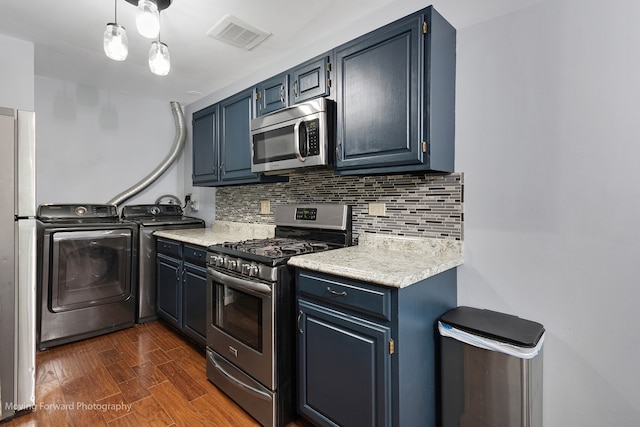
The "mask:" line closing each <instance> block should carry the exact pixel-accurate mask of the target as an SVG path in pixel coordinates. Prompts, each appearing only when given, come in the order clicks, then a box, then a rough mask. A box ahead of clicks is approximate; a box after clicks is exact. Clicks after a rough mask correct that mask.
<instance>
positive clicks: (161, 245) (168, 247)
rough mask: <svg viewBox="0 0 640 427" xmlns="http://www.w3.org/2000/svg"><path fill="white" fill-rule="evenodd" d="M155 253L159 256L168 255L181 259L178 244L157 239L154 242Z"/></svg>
mask: <svg viewBox="0 0 640 427" xmlns="http://www.w3.org/2000/svg"><path fill="white" fill-rule="evenodd" d="M156 251H158V253H159V254H165V255H169V256H171V257H173V258H182V251H181V250H180V242H174V241H172V240H164V239H158V241H157V242H156Z"/></svg>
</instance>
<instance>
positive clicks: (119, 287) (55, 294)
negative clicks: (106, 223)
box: [48, 229, 133, 313]
mask: <svg viewBox="0 0 640 427" xmlns="http://www.w3.org/2000/svg"><path fill="white" fill-rule="evenodd" d="M132 234H133V232H132V230H130V229H121V230H91V231H60V232H55V233H53V234H52V236H51V270H50V271H51V275H50V281H49V287H50V288H49V289H50V292H49V301H48V304H49V309H50V311H51V312H54V313H58V312H65V311H71V310H78V309H81V308H85V307H91V306H97V305H103V304H109V303H114V302H119V301H125V300H127V299H129V298H131V297H132V284H131V274H130V271H131V245H132V239H133V235H132Z"/></svg>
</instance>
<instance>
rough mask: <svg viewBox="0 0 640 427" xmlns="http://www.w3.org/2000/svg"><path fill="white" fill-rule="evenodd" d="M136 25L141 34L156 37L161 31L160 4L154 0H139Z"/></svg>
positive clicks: (150, 37) (149, 37) (151, 37)
mask: <svg viewBox="0 0 640 427" xmlns="http://www.w3.org/2000/svg"><path fill="white" fill-rule="evenodd" d="M136 27H137V28H138V32H139V33H140V35H141V36H143V37H146V38H148V39H155V38H156V37H158V33H159V32H160V13H159V12H158V4H157V3H156V2H155V1H153V0H138V14H137V15H136Z"/></svg>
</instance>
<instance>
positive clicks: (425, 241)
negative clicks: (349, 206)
mask: <svg viewBox="0 0 640 427" xmlns="http://www.w3.org/2000/svg"><path fill="white" fill-rule="evenodd" d="M358 240H359V242H358V245H357V246H350V247H347V248H343V249H334V250H331V251H326V252H317V253H314V254H307V255H298V256H294V257H292V258H291V259H289V262H288V264H289V265H292V266H295V267H300V268H306V269H308V270H313V271H317V272H320V273H327V274H333V275H336V276H341V277H345V278H349V279H356V280H362V281H365V282H369V283H375V284H379V285H384V286H390V287H396V288H404V287H407V286H410V285H412V284H414V283H417V282H419V281H421V280H424V279H427V278H429V277H431V276H435V275H436V274H438V273H441V272H443V271H446V270H449V269H451V268H455V267H457V266H459V265H462V263H463V261H464V258H463V254H462V242H461V241H459V240H446V239H433V238H418V237H402V236H390V235H383V234H374V233H362V234H360V236H359V239H358Z"/></svg>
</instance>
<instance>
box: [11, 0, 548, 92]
mask: <svg viewBox="0 0 640 427" xmlns="http://www.w3.org/2000/svg"><path fill="white" fill-rule="evenodd" d="M116 1H117V9H118V19H117V22H118V23H119V24H121V25H124V26H125V27H126V28H127V34H128V38H129V56H128V58H127V60H126V61H124V62H116V61H113V60H110V59H108V58H107V57H106V56H105V54H104V51H103V48H102V37H103V33H104V30H105V27H106V24H107V23H109V22H113V21H114V6H115V3H114V0H64V1H55V2H54V1H51V0H28V1H25V0H0V10H2V13H1V14H0V34H3V35H5V36H10V37H14V38H17V39H21V40H26V41H30V42H32V43H33V44H34V51H35V75H36V76H43V77H50V78H55V79H60V80H65V81H71V82H76V83H79V84H84V85H88V86H92V87H96V88H100V89H105V90H109V91H115V92H119V93H126V94H131V95H135V96H142V97H148V98H153V99H158V100H162V101H180V102H182V103H184V104H189V103H191V102H194V101H196V100H198V99H200V98H202V97H203V96H205V95H208V94H212V93H215V92H217V91H219V90H222V89H224V88H225V87H228V86H230V85H232V84H233V83H234V82H238V81H240V80H243V79H247V78H251V76H259V75H261V74H264V78H266V77H269V76H270V75H273V74H275V73H277V72H279V71H283V70H285V69H287V68H288V67H290V66H293V65H296V64H298V63H300V62H303V61H304V60H306V59H310V58H311V57H313V56H315V55H318V54H321V53H322V52H324V51H326V50H329V49H331V48H332V47H335V46H337V45H339V44H341V43H343V42H345V41H348V40H350V39H352V38H354V37H357V36H358V35H360V34H363V33H365V32H366V31H369V30H372V29H375V28H377V27H380V26H381V25H384V24H386V23H388V22H391V21H392V20H395V19H397V18H400V17H403V16H405V15H408V14H410V13H412V12H414V11H416V10H419V9H421V8H423V7H425V6H428V5H429V4H433V5H434V7H435V8H436V9H437V10H438V11H439V12H440V13H441V14H442V15H443V16H444V17H445V18H446V19H447V20H449V22H451V24H453V25H454V26H455V27H456V28H458V29H461V28H464V27H467V26H470V25H473V24H475V23H478V22H481V21H484V20H487V19H490V18H492V17H495V16H499V15H503V14H506V13H509V12H512V11H514V10H517V9H520V8H523V7H526V6H528V5H530V4H533V3H537V2H540V1H541V0H482V1H478V0H433V1H432V2H429V1H428V0H423V1H418V0H320V1H317V2H311V1H304V2H303V1H300V0H173V3H172V4H171V6H170V7H169V8H167V9H166V10H165V11H163V12H162V13H161V39H162V41H163V42H165V43H166V44H167V45H168V46H169V50H170V54H171V72H170V73H169V75H168V76H164V77H161V76H156V75H154V74H152V73H151V72H150V71H149V67H148V64H147V58H148V51H149V46H150V43H151V40H149V39H145V38H143V37H142V36H140V35H139V34H138V33H137V31H136V29H135V11H136V9H135V7H134V6H133V5H131V4H129V3H127V2H125V1H124V0H116ZM226 14H231V15H234V16H235V17H237V18H239V19H241V20H242V21H244V22H246V23H247V24H250V25H252V26H254V27H256V28H258V29H260V30H264V31H266V32H268V33H271V36H270V37H269V38H267V40H266V41H264V42H263V43H262V44H260V45H258V46H257V47H255V48H254V49H252V50H246V49H242V48H237V47H234V46H231V45H228V44H225V43H222V42H220V41H218V40H216V39H213V38H211V37H208V36H207V35H206V33H207V31H208V30H209V29H210V28H211V27H213V26H214V25H215V24H216V23H217V22H218V21H219V20H220V19H222V17H223V16H225V15H226ZM269 72H271V74H268V73H269Z"/></svg>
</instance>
